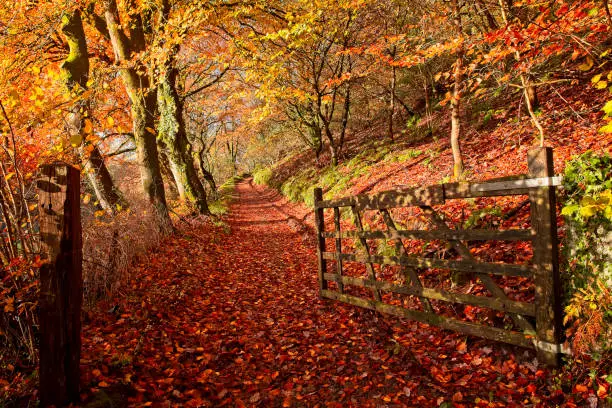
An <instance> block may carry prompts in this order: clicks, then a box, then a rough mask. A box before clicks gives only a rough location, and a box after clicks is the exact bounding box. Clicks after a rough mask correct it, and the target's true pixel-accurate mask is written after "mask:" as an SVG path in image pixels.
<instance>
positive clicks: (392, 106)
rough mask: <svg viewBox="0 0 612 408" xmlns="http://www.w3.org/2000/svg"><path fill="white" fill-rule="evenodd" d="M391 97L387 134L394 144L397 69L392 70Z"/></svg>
mask: <svg viewBox="0 0 612 408" xmlns="http://www.w3.org/2000/svg"><path fill="white" fill-rule="evenodd" d="M391 71H392V72H391V95H390V100H389V124H388V128H387V134H388V136H389V140H391V143H393V117H394V116H395V82H396V73H395V71H396V69H395V67H392V68H391Z"/></svg>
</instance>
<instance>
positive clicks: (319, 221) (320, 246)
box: [314, 187, 327, 295]
mask: <svg viewBox="0 0 612 408" xmlns="http://www.w3.org/2000/svg"><path fill="white" fill-rule="evenodd" d="M322 200H323V190H322V189H321V188H319V187H317V188H315V189H314V207H315V227H316V230H317V257H318V259H319V292H321V291H323V290H327V281H326V280H325V276H324V274H325V272H326V271H327V260H326V259H324V258H323V252H325V238H324V237H323V232H324V231H325V218H324V216H323V208H319V207H318V203H319V201H322ZM319 295H320V293H319Z"/></svg>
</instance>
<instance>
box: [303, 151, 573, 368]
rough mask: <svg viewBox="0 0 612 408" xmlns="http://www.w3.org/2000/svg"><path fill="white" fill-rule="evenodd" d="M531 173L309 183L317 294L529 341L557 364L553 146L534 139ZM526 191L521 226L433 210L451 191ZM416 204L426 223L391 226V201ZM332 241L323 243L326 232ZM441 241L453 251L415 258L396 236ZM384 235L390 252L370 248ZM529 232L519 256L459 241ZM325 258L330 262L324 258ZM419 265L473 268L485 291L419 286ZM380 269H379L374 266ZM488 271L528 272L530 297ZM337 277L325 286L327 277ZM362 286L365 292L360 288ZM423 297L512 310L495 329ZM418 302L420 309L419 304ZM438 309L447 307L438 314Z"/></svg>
mask: <svg viewBox="0 0 612 408" xmlns="http://www.w3.org/2000/svg"><path fill="white" fill-rule="evenodd" d="M528 168H529V174H528V175H524V176H517V177H512V178H505V179H496V180H491V181H487V182H481V183H447V184H440V185H434V186H429V187H424V188H417V189H409V190H408V189H403V190H394V191H387V192H382V193H378V194H375V195H358V196H354V197H346V198H341V199H334V200H323V193H322V190H321V189H315V192H314V195H315V197H314V198H315V204H314V205H315V222H316V228H317V238H318V260H319V284H320V295H321V296H322V297H324V298H328V299H335V300H339V301H342V302H345V303H349V304H352V305H355V306H360V307H364V308H368V309H372V310H376V311H380V312H384V313H389V314H393V315H397V316H400V317H405V318H408V319H412V320H416V321H420V322H424V323H428V324H432V325H435V326H440V327H442V328H445V329H450V330H455V331H459V332H462V333H465V334H468V335H473V336H480V337H484V338H488V339H492V340H496V341H501V342H505V343H510V344H514V345H518V346H522V347H528V348H534V349H536V350H537V353H538V359H540V361H542V362H544V363H546V364H549V365H553V366H556V365H558V363H559V356H560V354H561V341H560V340H561V339H560V337H561V328H562V324H561V306H560V281H559V263H558V240H557V224H556V205H555V186H556V185H558V184H559V182H560V179H559V178H558V177H554V173H553V160H552V149H550V148H539V149H535V150H533V151H530V152H529V154H528ZM512 195H526V196H528V197H529V204H530V208H531V210H530V211H531V228H529V229H522V230H515V229H512V230H492V229H454V228H451V227H450V226H449V225H448V224H447V223H446V222H445V220H444V219H443V218H442V217H441V216H440V215H439V213H438V212H437V211H436V210H435V209H434V206H435V205H441V204H444V203H445V202H446V201H447V200H451V199H467V198H475V197H500V196H512ZM411 206H415V207H419V208H420V209H421V214H422V216H423V217H426V218H427V219H428V221H429V225H430V226H431V227H430V228H429V229H411V230H402V229H399V228H398V227H397V226H396V222H395V221H394V220H393V217H392V215H391V212H390V211H389V209H392V208H398V207H411ZM341 208H348V209H350V211H351V213H352V220H353V223H354V227H355V229H354V230H344V231H343V230H341V222H340V221H341ZM326 209H332V210H333V213H334V217H333V218H334V223H333V224H334V225H333V230H330V231H326V228H325V217H324V210H326ZM368 210H374V211H377V212H378V213H379V214H380V217H381V219H382V221H383V222H384V225H385V228H384V229H381V230H365V229H364V223H363V212H364V211H368ZM327 239H332V240H333V242H334V243H335V245H334V247H335V250H334V251H328V250H327V246H326V240H327ZM409 239H413V240H414V239H416V240H425V241H428V240H429V241H431V240H443V241H447V242H448V243H449V244H450V246H452V248H454V250H455V252H456V253H457V254H458V255H459V257H460V259H441V258H439V257H437V258H436V257H431V256H424V257H419V256H415V255H413V254H410V253H409V251H408V250H407V248H406V246H405V243H404V242H405V241H404V240H409ZM343 240H353V242H355V248H356V250H355V252H353V253H345V252H343V251H342V249H343ZM372 240H386V241H392V242H394V244H395V254H394V256H383V255H375V254H373V253H372V251H371V248H370V244H369V242H372ZM485 240H495V241H527V242H530V243H531V245H532V248H533V257H532V259H531V261H530V262H529V263H527V264H510V263H497V262H482V261H479V260H477V259H476V258H475V256H474V255H473V254H472V252H471V251H470V249H469V248H468V246H467V245H466V242H469V241H485ZM330 260H333V261H335V262H334V263H335V268H334V269H335V270H333V271H330V270H328V261H330ZM346 262H357V263H360V264H364V265H365V272H366V274H365V276H349V275H347V274H345V273H344V272H345V268H346V267H345V265H344V264H345V263H346ZM376 265H396V266H399V269H400V271H401V274H402V275H403V276H402V279H403V282H401V283H398V282H397V280H389V279H382V278H381V277H380V276H377V268H376ZM330 266H331V265H330ZM424 269H444V270H450V271H457V273H460V274H465V275H469V276H474V277H477V278H478V279H479V280H480V282H481V283H482V285H483V286H484V287H485V288H486V290H487V291H488V293H489V295H490V296H478V295H472V294H466V293H458V292H454V291H451V290H440V289H434V288H430V287H425V286H424V285H423V283H422V280H421V279H420V277H419V274H420V273H421V272H422V271H423V270H424ZM379 271H380V269H379ZM494 276H518V277H526V278H530V279H533V285H534V286H535V294H534V296H533V298H534V301H533V302H525V301H518V300H513V299H510V298H509V297H508V296H507V295H506V292H505V291H504V289H503V288H502V287H500V285H499V284H498V283H499V282H498V281H496V279H495V278H494ZM330 281H331V282H335V285H333V288H332V287H330V285H329V284H328V282H330ZM351 286H352V287H359V288H362V292H358V293H357V294H355V293H354V292H353V293H347V292H351V291H350V290H347V289H348V288H347V287H351ZM363 290H367V291H368V292H371V297H369V296H364V293H363ZM385 293H394V294H400V295H413V296H416V297H418V299H419V300H420V302H419V303H420V304H421V307H420V308H416V307H412V308H408V307H405V306H404V305H403V304H397V302H395V304H391V303H390V302H389V297H388V296H385ZM431 300H435V301H442V302H451V303H460V304H466V305H473V306H477V307H484V308H488V309H492V310H495V311H503V312H505V313H507V314H509V316H510V317H511V318H512V320H513V322H514V327H515V328H514V329H506V328H499V327H495V326H491V325H484V324H479V323H474V322H468V321H464V320H461V319H457V318H454V317H449V316H448V313H440V309H439V308H437V309H438V311H436V310H435V309H436V308H435V307H434V306H433V305H432V302H431ZM419 309H420V310H419ZM445 314H446V315H445Z"/></svg>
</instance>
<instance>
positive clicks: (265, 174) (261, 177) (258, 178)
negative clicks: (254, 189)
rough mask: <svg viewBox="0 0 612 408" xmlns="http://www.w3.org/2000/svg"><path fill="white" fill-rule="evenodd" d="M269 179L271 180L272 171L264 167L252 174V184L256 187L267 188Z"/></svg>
mask: <svg viewBox="0 0 612 408" xmlns="http://www.w3.org/2000/svg"><path fill="white" fill-rule="evenodd" d="M270 179H272V169H271V168H269V167H264V168H262V169H259V170H257V171H255V173H253V182H254V183H255V184H257V185H260V186H267V185H269V184H270Z"/></svg>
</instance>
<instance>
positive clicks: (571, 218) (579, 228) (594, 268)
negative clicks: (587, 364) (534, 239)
mask: <svg viewBox="0 0 612 408" xmlns="http://www.w3.org/2000/svg"><path fill="white" fill-rule="evenodd" d="M564 191H565V193H564V194H565V197H564V198H565V202H564V205H563V209H562V212H561V213H562V215H563V216H564V217H565V220H566V223H567V226H568V228H567V237H566V242H565V245H564V256H565V258H566V268H565V269H566V271H567V273H566V275H565V276H566V279H565V282H564V283H565V291H566V299H567V305H566V307H565V323H566V324H567V323H571V326H570V327H569V329H568V335H570V336H572V345H573V348H574V350H575V351H577V352H579V353H587V352H588V353H590V354H591V355H592V356H593V357H595V358H597V357H598V356H599V355H601V354H602V353H606V352H610V351H611V350H612V290H611V288H612V157H610V155H609V154H603V155H601V156H598V155H595V154H593V153H591V152H587V153H585V154H583V155H581V156H578V157H576V158H574V159H573V160H572V161H570V162H569V163H568V165H567V167H566V170H565V176H564Z"/></svg>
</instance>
